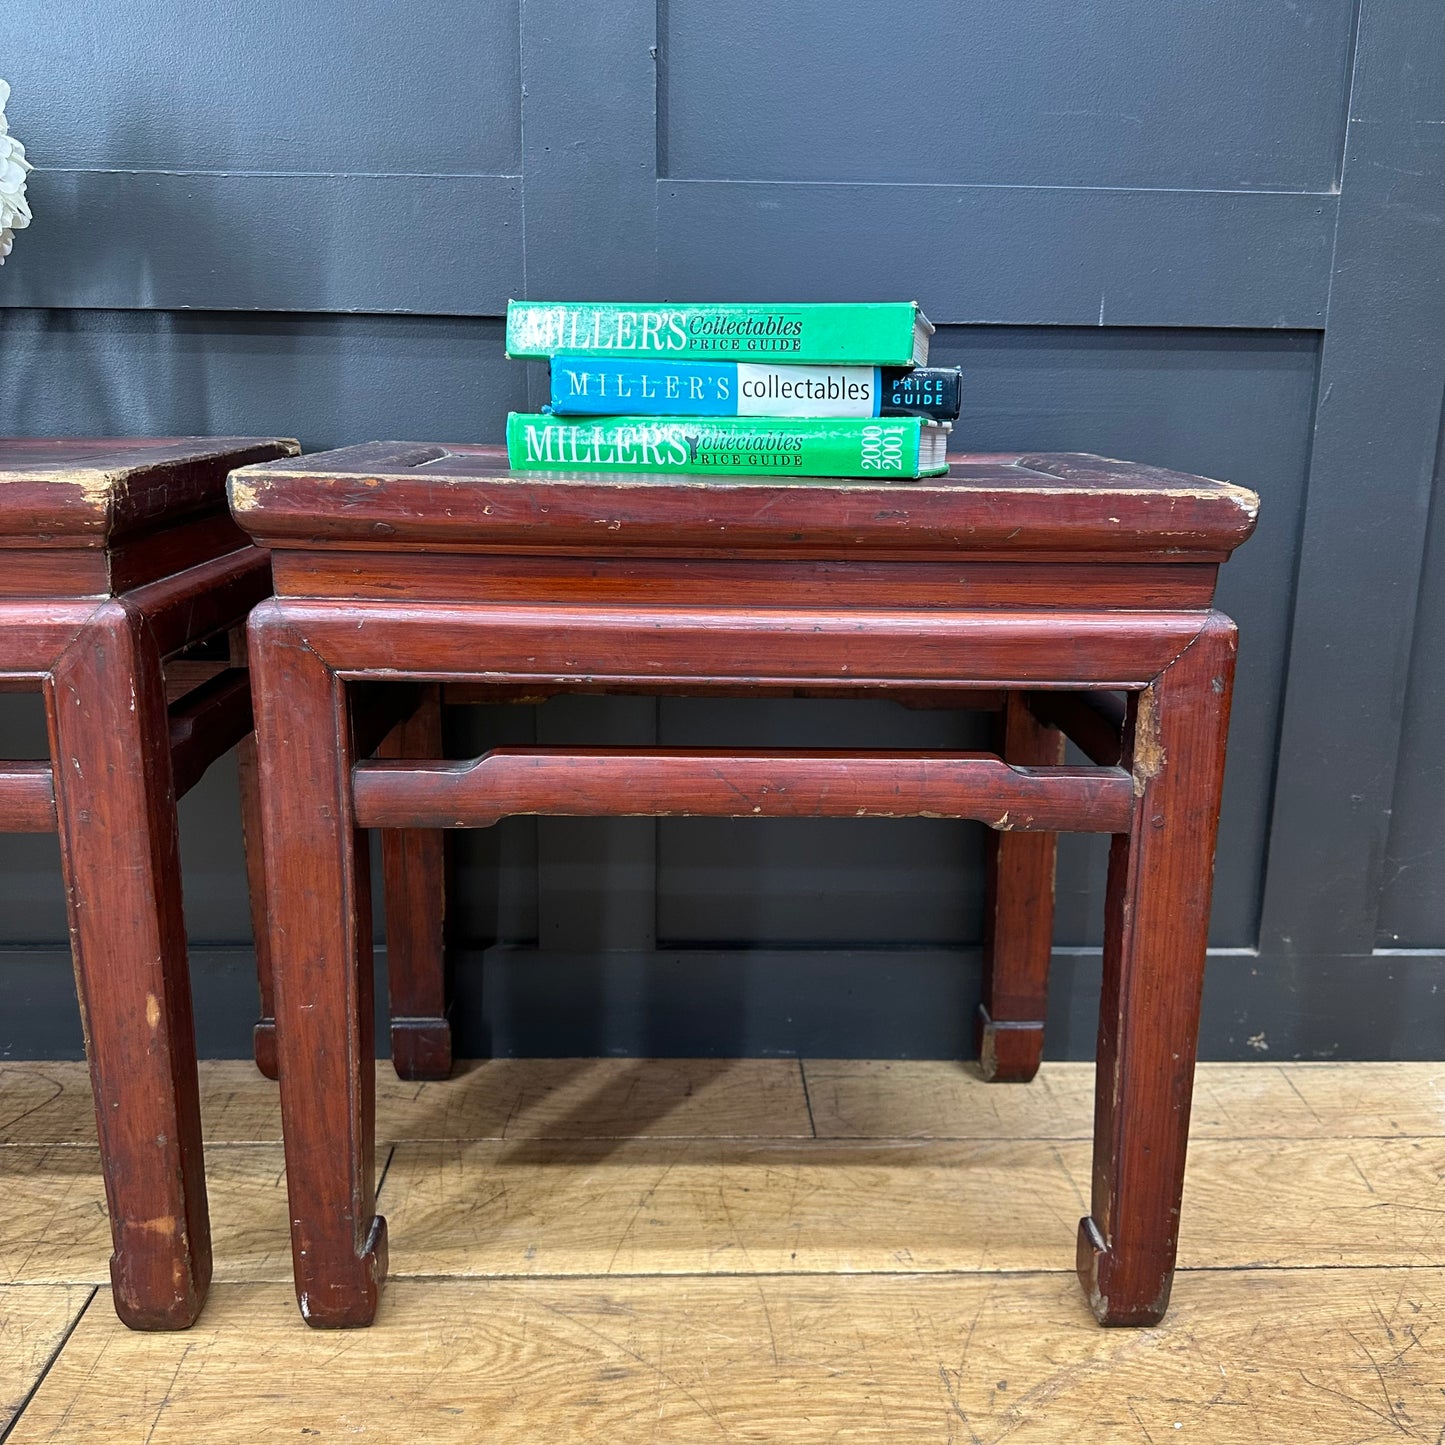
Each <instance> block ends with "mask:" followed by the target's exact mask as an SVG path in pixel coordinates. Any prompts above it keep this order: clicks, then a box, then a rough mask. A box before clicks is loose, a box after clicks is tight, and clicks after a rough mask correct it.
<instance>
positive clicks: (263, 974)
mask: <svg viewBox="0 0 1445 1445" xmlns="http://www.w3.org/2000/svg"><path fill="white" fill-rule="evenodd" d="M236 773H237V779H238V782H239V784H240V792H241V837H242V839H243V841H244V843H245V847H246V887H247V891H248V892H249V894H250V899H251V937H252V939H253V940H254V943H255V949H256V984H257V987H258V989H259V991H260V994H261V1016H260V1018H258V1019H257V1020H256V1027H255V1028H254V1029H253V1030H252V1031H251V1052H252V1054H253V1055H254V1057H255V1060H256V1067H257V1068H258V1069H259V1070H260V1071H261V1072H262V1073H263V1074H265V1076H266V1077H267V1078H268V1079H274V1078H275V1077H276V1074H277V1067H276V990H275V987H274V985H273V983H272V980H271V922H270V916H271V915H270V900H269V899H268V897H267V893H266V863H265V854H264V851H263V849H262V846H261V775H260V769H259V766H258V764H257V761H256V735H255V733H248V734H247V735H246V736H245V737H244V738H242V739H241V741H240V742H239V743H238V744H237V745H236Z"/></svg>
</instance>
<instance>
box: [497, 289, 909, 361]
mask: <svg viewBox="0 0 1445 1445" xmlns="http://www.w3.org/2000/svg"><path fill="white" fill-rule="evenodd" d="M932 335H933V327H932V326H931V325H929V322H928V318H927V317H926V316H924V314H923V313H922V312H921V311H920V310H919V309H918V303H917V302H916V301H878V302H875V301H861V302H857V303H854V302H826V303H814V304H809V305H800V306H736V305H717V306H709V305H678V306H672V305H667V304H658V305H633V304H628V303H619V302H615V301H508V302H507V355H508V356H512V357H544V356H558V355H562V356H632V357H645V356H667V357H672V358H673V359H674V360H681V359H683V358H692V359H697V358H702V357H708V358H712V359H714V360H726V361H797V362H809V363H818V362H821V363H823V364H825V365H836V364H838V363H840V362H851V363H853V364H855V365H858V366H923V365H925V364H926V363H927V361H928V338H929V337H930V336H932Z"/></svg>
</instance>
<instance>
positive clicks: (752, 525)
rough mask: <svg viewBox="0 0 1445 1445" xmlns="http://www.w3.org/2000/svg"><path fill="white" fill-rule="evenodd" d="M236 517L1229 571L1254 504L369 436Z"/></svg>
mask: <svg viewBox="0 0 1445 1445" xmlns="http://www.w3.org/2000/svg"><path fill="white" fill-rule="evenodd" d="M230 496H231V509H232V512H233V514H234V516H235V518H236V520H237V521H238V522H239V523H240V524H241V526H242V527H243V528H245V529H246V530H247V531H248V532H249V533H250V534H251V536H252V537H253V538H254V539H255V540H256V541H258V542H262V543H264V544H265V545H268V546H271V547H275V548H279V549H288V548H299V549H304V550H311V551H315V550H318V549H320V550H325V549H328V548H340V549H346V550H349V551H355V550H358V549H368V550H375V551H383V552H395V551H405V550H421V551H463V552H465V551H498V550H506V551H509V552H510V551H523V552H525V551H539V552H542V551H545V552H547V553H549V554H552V555H556V554H558V553H563V554H567V555H601V554H606V555H639V554H645V553H658V552H673V551H676V550H678V549H683V550H686V551H688V552H692V553H696V552H698V551H703V552H718V553H722V552H726V553H730V554H737V553H753V554H757V553H759V552H762V553H766V554H768V555H774V556H797V557H819V556H828V557H840V556H848V555H852V554H862V553H867V554H869V555H898V554H908V555H922V554H928V555H932V556H935V557H939V556H945V557H953V556H960V555H964V554H967V555H973V556H977V555H980V554H984V553H986V554H989V555H993V556H1000V557H1009V558H1012V557H1023V556H1025V555H1027V556H1047V555H1049V554H1062V553H1067V554H1070V555H1072V556H1075V557H1079V556H1090V555H1098V554H1107V555H1109V556H1111V557H1114V558H1117V559H1120V560H1122V559H1123V557H1124V556H1139V557H1140V558H1141V559H1143V558H1145V557H1147V558H1148V559H1149V560H1152V561H1160V560H1180V561H1190V562H1199V561H1222V560H1224V558H1225V557H1227V556H1228V555H1229V553H1230V552H1231V551H1232V550H1233V549H1234V548H1235V547H1237V546H1238V545H1239V544H1240V543H1241V542H1243V541H1244V540H1245V539H1246V538H1247V537H1248V536H1249V534H1250V533H1251V532H1252V531H1253V530H1254V525H1255V519H1256V516H1257V513H1258V507H1259V500H1258V498H1257V497H1256V496H1255V494H1254V493H1253V492H1250V491H1248V490H1246V489H1245V488H1243V487H1238V486H1234V485H1232V484H1230V483H1228V482H1222V481H1214V480H1211V479H1209V478H1205V477H1196V476H1190V475H1188V474H1186V473H1182V472H1173V471H1169V470H1166V469H1164V468H1160V467H1152V466H1146V465H1142V464H1139V463H1134V462H1124V461H1115V460H1111V459H1109V458H1105V457H1097V456H1091V455H1088V454H1086V453H1080V452H1067V453H1035V454H1030V453H999V454H973V455H961V456H956V457H953V458H952V459H951V465H950V468H949V471H948V474H947V475H946V476H942V477H929V478H925V479H923V480H920V481H912V482H874V481H869V480H861V481H860V480H854V479H838V478H790V479H788V480H786V481H784V480H780V479H778V478H776V477H768V476H763V477H737V478H727V479H720V478H718V477H715V476H707V477H693V476H679V475H670V474H669V475H662V474H647V473H626V474H610V473H608V474H604V473H595V472H594V473H587V472H561V471H559V472H536V471H529V472H511V471H509V470H508V469H507V465H506V455H505V451H504V449H502V448H499V447H491V446H472V445H432V444H427V443H408V442H371V443H367V444H365V445H362V446H355V447H346V448H342V449H340V450H337V451H330V452H318V453H312V454H310V455H306V456H295V457H287V458H283V459H281V460H278V461H273V462H269V463H265V464H261V465H253V466H248V467H245V468H243V469H240V470H238V471H237V472H235V473H233V475H232V479H231V492H230Z"/></svg>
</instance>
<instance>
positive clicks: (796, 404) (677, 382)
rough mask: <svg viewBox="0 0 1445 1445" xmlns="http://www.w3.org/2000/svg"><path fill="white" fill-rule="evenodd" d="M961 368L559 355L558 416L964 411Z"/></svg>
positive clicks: (554, 401) (554, 368) (948, 417)
mask: <svg viewBox="0 0 1445 1445" xmlns="http://www.w3.org/2000/svg"><path fill="white" fill-rule="evenodd" d="M960 390H961V388H960V375H959V372H958V370H957V369H956V368H948V367H919V368H916V369H914V370H903V369H901V368H891V367H876V366H763V365H758V364H756V363H753V362H746V361H738V362H730V361H665V360H657V361H635V360H631V359H620V360H611V359H602V358H598V357H586V356H554V357H553V358H552V362H551V399H550V405H549V407H548V410H550V411H552V412H554V413H556V414H557V415H558V416H616V415H619V414H628V415H634V416H820V417H821V416H840V417H841V416H926V417H932V418H933V419H934V420H936V421H952V420H954V419H955V418H956V417H957V416H958V412H959V398H960Z"/></svg>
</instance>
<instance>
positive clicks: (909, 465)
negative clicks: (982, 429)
mask: <svg viewBox="0 0 1445 1445" xmlns="http://www.w3.org/2000/svg"><path fill="white" fill-rule="evenodd" d="M928 425H930V423H928V422H926V421H924V420H923V419H921V418H919V417H895V418H880V419H878V420H867V419H863V418H854V417H837V418H818V417H791V418H783V419H770V420H763V419H759V418H754V417H712V418H690V417H648V416H609V417H597V418H578V419H575V420H574V419H572V418H569V417H560V416H548V415H529V414H527V413H524V412H513V413H512V414H511V415H510V416H508V418H507V460H508V462H509V464H510V465H511V467H512V469H513V470H514V471H537V470H541V471H582V472H596V471H607V472H684V473H692V474H696V475H701V476H794V477H877V478H879V479H880V480H886V479H888V478H894V477H916V476H918V475H919V470H918V453H919V439H920V437H921V435H922V432H923V428H924V427H925V426H928ZM944 470H946V463H945V464H943V465H941V466H938V467H934V468H930V471H934V472H941V471H944Z"/></svg>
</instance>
